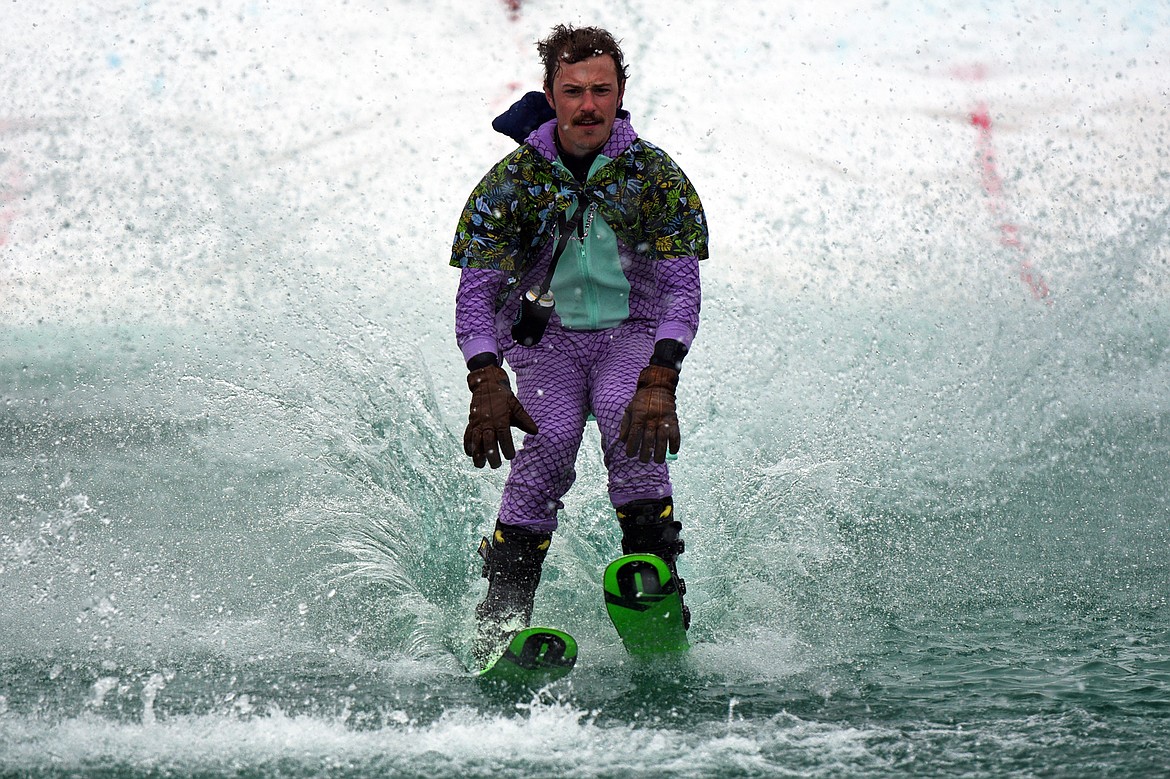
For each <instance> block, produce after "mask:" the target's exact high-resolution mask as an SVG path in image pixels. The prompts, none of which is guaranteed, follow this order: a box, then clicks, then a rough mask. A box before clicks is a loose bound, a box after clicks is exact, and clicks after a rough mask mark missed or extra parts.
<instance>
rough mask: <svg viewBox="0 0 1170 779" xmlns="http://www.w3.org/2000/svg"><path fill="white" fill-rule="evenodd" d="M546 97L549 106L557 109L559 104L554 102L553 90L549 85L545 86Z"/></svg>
mask: <svg viewBox="0 0 1170 779" xmlns="http://www.w3.org/2000/svg"><path fill="white" fill-rule="evenodd" d="M544 99H545V100H547V101H548V107H549V108H551V109H552V110H554V111H555V110H557V104H556V103H554V102H553V96H552V90H551V89H549V88H548V87H545V88H544Z"/></svg>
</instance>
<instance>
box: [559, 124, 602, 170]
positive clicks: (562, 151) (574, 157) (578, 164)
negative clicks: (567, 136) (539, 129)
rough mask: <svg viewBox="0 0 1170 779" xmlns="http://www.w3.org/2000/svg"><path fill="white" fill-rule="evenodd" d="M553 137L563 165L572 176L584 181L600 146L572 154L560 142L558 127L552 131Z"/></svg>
mask: <svg viewBox="0 0 1170 779" xmlns="http://www.w3.org/2000/svg"><path fill="white" fill-rule="evenodd" d="M553 137H554V138H555V139H556V144H557V154H559V155H560V156H561V162H563V163H565V167H566V168H568V169H569V172H570V173H572V174H573V178H575V179H577V180H578V181H580V182H582V183H584V182H585V181H586V180H587V179H588V178H589V169H590V168H591V167H593V161H594V160H596V159H597V155H599V154H601V147H600V146H599V147H598V148H596V149H594V150H593V151H589V152H585V153H584V154H573V153H572V152H571V151H569V150H568V149H566V148H565V145H564V144H563V143H561V132H560V129H559V128H558V129H557V131H556V132H555V133H553Z"/></svg>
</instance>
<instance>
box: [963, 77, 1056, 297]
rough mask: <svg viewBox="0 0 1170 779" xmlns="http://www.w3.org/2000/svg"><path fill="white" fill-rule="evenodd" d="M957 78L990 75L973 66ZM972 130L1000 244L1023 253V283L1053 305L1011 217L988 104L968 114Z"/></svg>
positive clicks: (983, 104)
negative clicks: (996, 152)
mask: <svg viewBox="0 0 1170 779" xmlns="http://www.w3.org/2000/svg"><path fill="white" fill-rule="evenodd" d="M952 72H953V74H954V76H955V77H956V78H959V79H962V80H964V81H982V80H983V79H984V78H985V77H986V75H987V69H986V68H985V67H984V66H983V65H979V64H977V65H972V66H968V67H963V68H955V69H954V70H953V71H952ZM968 119H969V120H970V122H971V126H972V127H974V128H975V129H976V131H977V134H976V140H975V155H976V160H977V162H978V164H979V178H980V182H981V183H982V185H983V192H984V194H986V195H987V207H988V210H990V211H991V215H992V217H994V218H995V219H996V220H997V222H998V224H997V227H998V229H999V243H1000V245H1001V246H1006V247H1008V248H1009V249H1012V250H1014V251H1017V252H1019V253H1020V254H1021V255H1022V256H1021V258H1020V264H1019V269H1018V270H1019V277H1020V281H1022V282H1024V284H1025V285H1026V286H1027V287H1028V289H1029V290H1031V292H1032V297H1033V298H1035V299H1036V300H1043V301H1045V302H1046V303H1047V304H1048V305H1052V298H1051V291H1050V290H1049V289H1048V283H1047V282H1046V281H1045V280H1044V276H1043V275H1042V274H1041V273H1040V271H1038V270H1036V268H1035V267H1034V266H1033V265H1032V262H1031V261H1030V260H1029V259H1028V257H1027V253H1028V250H1027V247H1026V246H1025V245H1024V242H1023V241H1022V240H1020V226H1019V225H1018V224H1016V223H1015V222H1014V221H1012V219H1011V217H1010V215H1009V214H1008V208H1007V198H1006V196H1005V193H1004V183H1003V177H1002V176H1000V175H999V165H998V164H997V161H996V154H995V143H994V139H993V137H992V121H991V111H990V109H989V108H988V107H987V104H986V103H984V102H980V103H977V104H976V106H975V107H974V108H973V109H972V110H971V112H970V114H968Z"/></svg>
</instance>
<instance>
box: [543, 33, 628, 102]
mask: <svg viewBox="0 0 1170 779" xmlns="http://www.w3.org/2000/svg"><path fill="white" fill-rule="evenodd" d="M536 50H537V51H538V52H540V59H541V61H542V62H543V63H544V86H545V88H546V89H549V90H552V87H553V79H555V78H556V75H557V70H558V69H559V68H560V67H561V64H562V63H566V64H569V65H572V64H573V63H575V62H581V61H582V60H587V59H589V58H590V57H596V56H599V55H603V54H608V55H609V56H610V57H612V58H613V65H614V68H615V69H616V70H617V79H618V88H619V89H620V88H621V87H622V86H624V85H625V83H626V78H627V76H629V69H628V68H627V67H626V61H625V57H624V55H623V54H622V47H621V46H619V45H618V42H617V41H616V40H614V37H613V36H612V35H610V34H609V32H607V31H606V30H603V29H601V28H600V27H574V26H572V25H571V24H570V25H564V24H558V25H557V26H556V27H554V28H553V29H552V33H551V34H550V35H549V36H548V37H547V38H545V39H544V40H543V41H540V42H538V43H537V44H536Z"/></svg>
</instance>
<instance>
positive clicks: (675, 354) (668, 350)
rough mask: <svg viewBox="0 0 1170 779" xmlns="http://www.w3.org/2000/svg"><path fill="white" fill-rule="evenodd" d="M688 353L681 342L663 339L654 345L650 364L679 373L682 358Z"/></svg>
mask: <svg viewBox="0 0 1170 779" xmlns="http://www.w3.org/2000/svg"><path fill="white" fill-rule="evenodd" d="M688 351H689V350H688V349H687V347H686V346H684V345H683V343H682V341H676V340H674V339H673V338H663V339H662V340H661V341H659V342H658V343H656V344H654V354H653V356H651V357H650V364H651V365H660V366H662V367H663V368H673V369H674V370H676V371H681V370H682V363H683V358H684V357H686V356H687V352H688Z"/></svg>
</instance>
